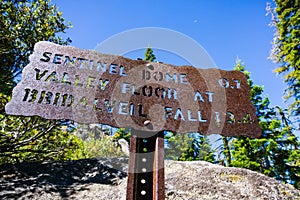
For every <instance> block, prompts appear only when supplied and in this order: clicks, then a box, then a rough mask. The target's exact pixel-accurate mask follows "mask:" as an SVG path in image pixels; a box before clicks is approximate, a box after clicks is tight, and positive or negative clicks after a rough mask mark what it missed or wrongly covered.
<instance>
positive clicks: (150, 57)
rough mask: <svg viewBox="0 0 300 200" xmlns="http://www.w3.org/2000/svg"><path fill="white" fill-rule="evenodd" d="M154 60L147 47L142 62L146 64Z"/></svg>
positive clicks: (151, 51) (150, 50) (151, 52)
mask: <svg viewBox="0 0 300 200" xmlns="http://www.w3.org/2000/svg"><path fill="white" fill-rule="evenodd" d="M155 59H156V56H155V55H154V53H153V50H152V49H151V47H148V48H147V49H146V52H145V58H144V60H146V61H148V62H154V61H155Z"/></svg>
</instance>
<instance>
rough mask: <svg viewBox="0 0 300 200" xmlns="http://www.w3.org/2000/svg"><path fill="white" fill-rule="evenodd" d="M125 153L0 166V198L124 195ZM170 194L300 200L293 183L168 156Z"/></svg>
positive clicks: (113, 198) (45, 199) (223, 199)
mask: <svg viewBox="0 0 300 200" xmlns="http://www.w3.org/2000/svg"><path fill="white" fill-rule="evenodd" d="M127 162H128V160H127V159H126V158H114V159H85V160H78V161H64V162H50V163H23V164H19V165H2V166H0V199H38V200H52V199H83V200H85V199H86V200H87V199H103V200H107V199H111V200H119V199H121V200H123V199H125V197H126V184H127V178H126V170H127ZM165 179H166V180H165V187H166V191H165V193H166V199H170V200H171V199H176V200H180V199H189V200H193V199H195V200H196V199H213V200H215V199H220V200H229V199H230V200H235V199H236V200H240V199H249V200H269V199H273V200H277V199H278V200H279V199H291V200H295V199H296V200H297V199H299V200H300V191H299V190H296V189H295V188H294V187H293V186H291V185H289V184H281V183H280V182H278V181H277V180H275V179H273V178H269V177H267V176H264V175H262V174H259V173H256V172H253V171H250V170H246V169H240V168H226V167H222V166H219V165H214V164H210V163H207V162H203V161H194V162H177V161H166V162H165Z"/></svg>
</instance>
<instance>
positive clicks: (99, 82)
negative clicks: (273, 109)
mask: <svg viewBox="0 0 300 200" xmlns="http://www.w3.org/2000/svg"><path fill="white" fill-rule="evenodd" d="M249 92H250V89H249V86H248V84H247V79H246V77H245V75H244V74H242V73H241V72H238V71H224V70H219V69H197V68H194V67H191V66H180V67H178V66H173V65H169V64H163V63H148V62H146V61H141V60H131V59H127V58H123V57H121V56H116V55H106V54H101V53H99V52H95V51H91V50H80V49H77V48H74V47H69V46H60V45H56V44H53V43H49V42H39V43H37V44H36V45H35V48H34V53H33V54H32V55H31V56H30V63H29V64H28V65H27V66H26V67H25V68H24V70H23V75H22V81H21V82H20V83H19V84H18V85H17V86H16V87H15V88H14V91H13V97H12V100H11V102H9V104H8V105H6V112H7V113H8V114H14V115H25V116H32V115H39V116H41V117H44V118H47V119H71V120H74V121H76V122H81V123H103V124H108V125H111V126H115V127H127V126H129V127H132V128H135V129H137V130H151V131H161V130H170V131H174V132H178V133H186V132H200V133H202V134H213V133H218V134H223V135H248V136H250V137H257V136H259V135H260V132H261V131H260V129H259V126H258V121H257V117H256V115H255V108H254V106H253V105H252V104H251V102H250V100H249ZM145 121H150V124H149V125H148V126H145V125H144V122H145Z"/></svg>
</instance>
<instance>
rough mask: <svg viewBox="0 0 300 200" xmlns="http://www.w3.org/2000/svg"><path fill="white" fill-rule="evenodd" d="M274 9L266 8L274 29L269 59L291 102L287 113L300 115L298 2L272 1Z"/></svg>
mask: <svg viewBox="0 0 300 200" xmlns="http://www.w3.org/2000/svg"><path fill="white" fill-rule="evenodd" d="M274 1H275V3H276V8H275V9H274V10H273V9H272V8H271V6H270V4H269V5H268V6H267V9H268V11H269V13H270V14H271V15H272V26H273V27H275V30H276V33H275V36H274V44H273V49H272V52H271V58H272V59H273V60H274V61H275V62H276V63H278V64H280V66H279V67H278V68H277V69H276V70H275V72H276V73H278V74H284V75H285V76H284V82H285V83H287V88H286V95H285V98H286V99H291V100H292V101H293V102H292V103H291V105H290V107H289V113H290V114H293V115H295V116H299V115H300V109H299V107H300V2H299V0H285V1H283V0H274Z"/></svg>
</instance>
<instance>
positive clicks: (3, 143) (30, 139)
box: [0, 0, 82, 163]
mask: <svg viewBox="0 0 300 200" xmlns="http://www.w3.org/2000/svg"><path fill="white" fill-rule="evenodd" d="M0 13H1V14H0V18H1V20H0V66H1V67H0V163H3V162H5V163H8V162H22V161H41V160H52V159H70V158H78V156H77V155H79V154H80V153H78V152H77V150H78V149H79V148H80V146H81V145H82V143H81V142H80V141H79V140H78V138H76V137H75V136H73V135H71V134H70V131H69V130H70V129H69V128H70V126H69V122H67V121H55V120H45V119H41V118H40V117H17V116H9V115H7V114H6V113H5V109H4V106H5V104H6V103H7V102H8V101H9V99H10V95H11V93H12V88H13V87H14V86H15V85H16V84H17V82H18V81H19V79H20V74H21V73H22V69H23V67H25V66H26V65H27V64H28V62H29V55H30V54H31V53H32V52H33V47H34V44H35V43H36V42H38V41H43V40H48V41H52V42H56V43H59V44H64V45H66V44H68V43H69V42H70V40H69V39H68V40H66V41H64V40H63V39H62V38H60V37H58V36H57V34H58V33H61V32H64V31H65V30H66V29H68V28H69V27H70V25H69V24H66V23H65V21H64V18H63V17H62V13H61V12H59V11H58V10H57V8H56V7H55V5H53V4H52V3H51V2H50V1H44V0H24V1H0ZM66 126H69V127H68V128H65V127H66ZM77 153H78V154H77Z"/></svg>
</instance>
